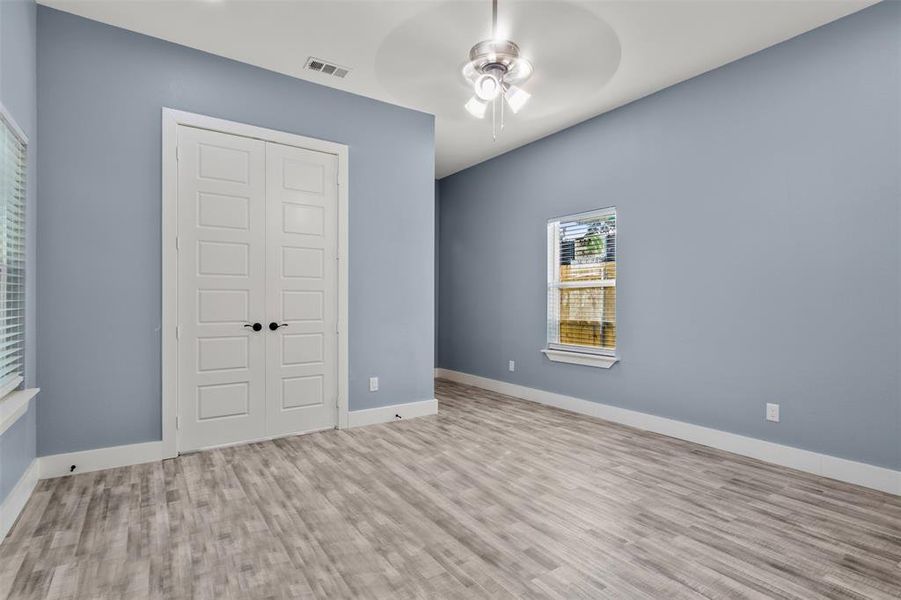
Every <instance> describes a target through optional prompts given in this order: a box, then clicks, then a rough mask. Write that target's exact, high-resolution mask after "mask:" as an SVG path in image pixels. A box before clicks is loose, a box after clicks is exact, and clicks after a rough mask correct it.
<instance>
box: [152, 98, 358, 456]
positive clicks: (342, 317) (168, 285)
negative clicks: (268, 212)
mask: <svg viewBox="0 0 901 600" xmlns="http://www.w3.org/2000/svg"><path fill="white" fill-rule="evenodd" d="M179 125H187V126H189V127H197V128H200V129H208V130H211V131H218V132H221V133H229V134H232V135H239V136H243V137H248V138H254V139H258V140H263V141H266V142H275V143H278V144H284V145H286V146H296V147H298V148H305V149H307V150H315V151H317V152H325V153H327V154H334V155H335V156H337V157H338V428H339V429H343V428H345V427H347V417H348V414H347V413H348V403H347V389H348V370H347V362H348V358H347V356H348V353H347V311H348V309H347V303H348V286H347V281H348V261H347V257H348V234H347V227H348V207H349V203H348V193H347V189H348V162H347V159H348V151H347V146H346V145H344V144H338V143H336V142H329V141H325V140H317V139H315V138H309V137H305V136H302V135H296V134H293V133H285V132H283V131H276V130H274V129H265V128H263V127H256V126H254V125H247V124H245V123H236V122H234V121H226V120H223V119H217V118H215V117H208V116H205V115H199V114H195V113H189V112H184V111H181V110H175V109H172V108H163V155H162V159H163V163H162V164H163V194H162V216H163V221H162V224H163V227H162V236H163V237H162V265H163V271H162V283H163V293H162V303H163V315H162V330H161V334H162V355H161V359H162V415H163V423H162V425H163V458H171V457H174V456H177V455H178V429H177V421H176V417H177V415H178V342H177V340H176V326H177V325H178V253H177V252H176V246H175V245H176V237H177V235H178V157H177V152H178V135H177V133H178V126H179Z"/></svg>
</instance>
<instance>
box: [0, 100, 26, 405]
mask: <svg viewBox="0 0 901 600" xmlns="http://www.w3.org/2000/svg"><path fill="white" fill-rule="evenodd" d="M0 122H2V124H3V126H4V127H7V128H8V129H9V131H10V132H11V133H12V135H13V137H14V138H16V139H17V140H18V142H19V143H20V144H21V146H22V159H23V162H22V174H21V175H22V180H23V181H24V186H25V187H24V194H23V196H22V198H21V201H22V206H21V210H22V223H21V231H20V234H21V247H22V248H21V249H22V261H23V262H22V281H21V283H20V284H19V285H20V286H21V294H22V314H21V316H20V317H19V319H20V323H19V331H20V335H21V336H22V340H21V345H20V355H19V361H20V362H19V368H18V372H17V373H16V375H15V376H14V377H13V378H11V379H10V380H9V381H7V382H6V383H5V384H3V385H2V386H0V400H4V399H6V398H7V397H11V395H12V394H13V393H14V392H16V391H18V390H19V389H20V388H21V387H22V385H23V383H24V381H25V355H26V350H25V326H26V322H27V319H26V314H25V312H26V310H27V286H26V280H27V271H26V269H27V266H28V265H27V261H26V257H25V253H26V251H27V243H26V240H25V236H26V235H27V231H28V229H27V224H26V221H25V219H26V217H27V215H26V212H27V210H28V187H29V185H30V183H29V180H30V178H29V172H28V148H29V142H28V136H27V135H25V132H24V131H22V128H21V127H19V125H18V123H16V120H15V119H14V118H13V117H12V115H11V114H10V113H9V111H8V110H7V109H6V107H5V106H4V105H3V104H2V103H0ZM0 167H2V165H0ZM0 227H3V228H4V229H5V224H0ZM5 303H6V295H5V294H0V309H4V308H5ZM0 312H3V311H2V310H0Z"/></svg>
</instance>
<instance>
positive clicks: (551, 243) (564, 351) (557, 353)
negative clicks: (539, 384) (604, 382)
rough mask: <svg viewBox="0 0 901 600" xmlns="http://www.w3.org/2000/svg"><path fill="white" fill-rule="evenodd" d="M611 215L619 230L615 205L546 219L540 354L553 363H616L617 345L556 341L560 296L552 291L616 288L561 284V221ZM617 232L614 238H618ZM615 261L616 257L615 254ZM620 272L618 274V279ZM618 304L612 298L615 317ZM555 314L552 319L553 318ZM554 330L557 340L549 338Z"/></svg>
mask: <svg viewBox="0 0 901 600" xmlns="http://www.w3.org/2000/svg"><path fill="white" fill-rule="evenodd" d="M611 215H612V216H613V217H614V218H615V219H616V227H617V230H618V229H619V215H618V214H617V210H616V207H615V206H608V207H605V208H600V209H597V210H590V211H585V212H580V213H575V214H571V215H562V216H557V217H552V218H550V219H548V220H547V249H546V255H547V281H546V286H545V289H546V291H547V311H546V326H547V328H546V332H545V334H546V338H545V348H544V349H542V350H541V352H542V353H543V354H544V355H545V356H547V358H548V359H549V360H551V361H554V362H566V363H570V364H578V365H586V366H594V367H602V368H609V367H611V366H613V364H615V363H616V362H618V361H619V356H618V353H617V346H614V347H612V348H609V347H608V348H605V347H592V346H580V345H577V344H563V343H560V341H559V328H560V318H559V317H560V294H559V292H557V293H553V294H552V293H551V288H552V286H553V289H554V290H555V291H558V290H561V289H567V288H568V289H573V288H598V289H602V288H605V287H613V288H616V279H615V278H614V279H597V280H587V281H572V282H563V281H560V229H559V225H560V223H561V222H567V221H579V220H584V219H591V218H600V217H608V216H611ZM618 234H619V231H617V237H619V235H618ZM617 259H618V254H617ZM618 275H619V273H618V272H617V276H618ZM616 308H617V301H616V300H615V299H614V308H613V314H614V315H616ZM552 315H554V317H555V318H552ZM554 330H556V340H555V339H552V337H553V333H552V332H553V331H554Z"/></svg>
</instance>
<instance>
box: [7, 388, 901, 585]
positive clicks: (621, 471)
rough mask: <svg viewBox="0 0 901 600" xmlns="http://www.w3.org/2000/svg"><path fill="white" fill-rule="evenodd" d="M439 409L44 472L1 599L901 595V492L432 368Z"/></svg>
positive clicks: (13, 536)
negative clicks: (525, 397) (466, 382)
mask: <svg viewBox="0 0 901 600" xmlns="http://www.w3.org/2000/svg"><path fill="white" fill-rule="evenodd" d="M437 395H438V398H439V402H440V409H439V415H438V416H437V417H425V418H421V419H416V420H411V421H407V422H399V423H392V424H386V425H375V426H371V427H364V428H360V429H353V430H346V431H330V432H324V433H317V434H313V435H307V436H302V437H295V438H287V439H281V440H277V441H273V442H266V443H258V444H252V445H248V446H242V447H236V448H229V449H223V450H215V451H209V452H203V453H200V454H193V455H188V456H183V457H180V458H178V459H175V460H170V461H165V462H163V463H157V464H149V465H140V466H135V467H127V468H122V469H113V470H109V471H105V472H100V473H87V474H84V475H77V476H74V477H67V478H61V479H55V480H48V481H43V482H41V483H40V484H39V486H38V488H37V490H36V491H35V494H34V496H33V497H32V498H31V500H30V501H29V503H28V506H27V507H26V509H25V511H24V513H23V515H22V517H21V518H20V520H19V522H18V524H17V525H16V526H15V527H14V528H13V530H12V532H11V533H10V536H9V537H8V538H7V539H6V541H5V542H4V543H3V544H2V546H0V578H2V579H0V597H2V596H5V595H7V594H8V595H9V597H11V598H117V599H118V598H128V599H133V598H135V599H137V598H217V599H219V598H330V599H335V598H391V599H403V598H466V599H472V598H566V599H574V598H617V599H625V598H653V599H671V598H873V599H878V598H892V599H895V600H897V599H898V598H901V499H899V498H897V497H894V496H889V495H887V494H882V493H879V492H875V491H870V490H866V489H863V488H857V487H854V486H851V485H846V484H843V483H839V482H835V481H830V480H826V479H821V478H817V477H814V476H812V475H806V474H803V473H799V472H795V471H790V470H788V469H784V468H780V467H775V466H772V465H768V464H765V463H761V462H757V461H754V460H751V459H745V458H742V457H738V456H734V455H730V454H726V453H724V452H720V451H716V450H712V449H709V448H705V447H702V446H697V445H694V444H691V443H688V442H681V441H678V440H674V439H671V438H666V437H663V436H659V435H654V434H649V433H643V432H639V431H637V430H633V429H629V428H627V427H623V426H619V425H613V424H609V423H606V422H603V421H598V420H594V419H590V418H587V417H584V416H578V415H574V414H571V413H567V412H563V411H559V410H556V409H552V408H547V407H543V406H539V405H535V404H530V403H526V402H522V401H518V400H514V399H512V398H508V397H505V396H501V395H498V394H494V393H490V392H486V391H482V390H479V389H476V388H470V387H466V386H462V385H459V384H453V383H449V382H444V381H439V382H438V385H437Z"/></svg>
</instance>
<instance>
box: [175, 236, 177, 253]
mask: <svg viewBox="0 0 901 600" xmlns="http://www.w3.org/2000/svg"><path fill="white" fill-rule="evenodd" d="M175 249H176V250H178V236H175Z"/></svg>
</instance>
